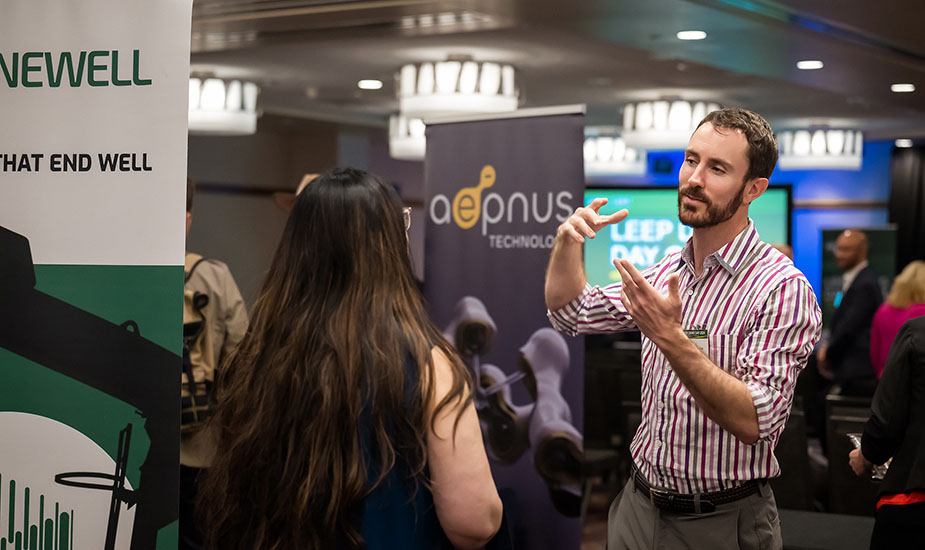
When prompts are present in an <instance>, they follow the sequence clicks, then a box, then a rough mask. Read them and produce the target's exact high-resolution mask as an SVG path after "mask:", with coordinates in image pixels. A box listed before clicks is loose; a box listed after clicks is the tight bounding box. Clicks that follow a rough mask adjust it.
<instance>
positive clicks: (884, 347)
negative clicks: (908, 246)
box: [870, 260, 925, 378]
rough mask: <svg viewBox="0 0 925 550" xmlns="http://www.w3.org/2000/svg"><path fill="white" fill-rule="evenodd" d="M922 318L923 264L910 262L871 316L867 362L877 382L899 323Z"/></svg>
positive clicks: (924, 295) (924, 297)
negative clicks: (871, 367) (868, 359)
mask: <svg viewBox="0 0 925 550" xmlns="http://www.w3.org/2000/svg"><path fill="white" fill-rule="evenodd" d="M920 315H925V262H923V261H921V260H916V261H914V262H910V263H909V265H907V266H906V268H905V269H903V270H902V273H900V274H899V276H898V277H896V280H895V281H893V288H892V289H891V290H890V294H889V295H888V296H887V297H886V301H885V302H883V305H881V306H880V308H879V309H878V310H877V313H875V314H874V322H873V326H872V327H871V330H870V360H871V361H872V362H873V364H874V372H875V373H876V374H877V378H880V376H881V375H882V374H883V365H884V364H886V356H887V353H888V352H889V351H890V345H891V344H892V343H893V338H895V337H896V333H897V332H899V327H901V326H902V324H903V323H905V322H906V321H908V320H909V319H912V318H913V317H918V316H920Z"/></svg>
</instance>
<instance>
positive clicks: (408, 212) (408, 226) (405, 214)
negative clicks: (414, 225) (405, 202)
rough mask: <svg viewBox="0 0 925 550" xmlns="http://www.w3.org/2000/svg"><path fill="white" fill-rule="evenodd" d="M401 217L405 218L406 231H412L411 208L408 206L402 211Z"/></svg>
mask: <svg viewBox="0 0 925 550" xmlns="http://www.w3.org/2000/svg"><path fill="white" fill-rule="evenodd" d="M401 215H402V217H404V218H405V231H408V230H409V229H411V207H410V206H406V207H404V208H402V209H401Z"/></svg>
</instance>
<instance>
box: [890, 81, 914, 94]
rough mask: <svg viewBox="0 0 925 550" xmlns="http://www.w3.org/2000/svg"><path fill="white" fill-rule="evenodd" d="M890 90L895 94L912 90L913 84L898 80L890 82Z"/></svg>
mask: <svg viewBox="0 0 925 550" xmlns="http://www.w3.org/2000/svg"><path fill="white" fill-rule="evenodd" d="M890 91H893V92H896V93H897V94H903V93H909V92H914V91H915V84H909V83H908V82H900V83H897V84H891V85H890Z"/></svg>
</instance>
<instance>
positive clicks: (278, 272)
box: [202, 168, 502, 550]
mask: <svg viewBox="0 0 925 550" xmlns="http://www.w3.org/2000/svg"><path fill="white" fill-rule="evenodd" d="M407 220H408V218H406V217H405V216H404V215H403V211H402V204H401V202H400V200H399V198H398V195H397V194H396V193H395V191H394V190H393V189H392V188H391V187H389V186H387V185H385V184H383V183H382V182H381V181H380V180H379V179H378V178H377V177H375V176H373V175H372V174H369V173H366V172H363V171H360V170H354V169H350V168H343V169H335V170H332V171H329V172H327V173H325V174H322V175H321V176H319V177H318V178H317V179H315V180H314V181H312V182H311V184H310V185H308V186H306V187H305V189H304V190H303V191H302V192H301V193H299V194H298V195H297V196H296V200H295V203H294V205H293V208H292V211H291V212H290V214H289V218H288V220H287V222H286V226H285V228H284V230H283V234H282V237H281V240H280V243H279V246H278V248H277V249H276V252H275V255H274V257H273V261H272V264H271V266H270V269H269V272H268V274H267V278H266V281H265V282H264V285H263V287H262V289H261V291H260V293H259V296H258V298H257V301H256V303H255V305H254V311H253V320H252V323H251V328H250V330H248V332H247V334H246V335H245V337H244V340H243V341H242V342H241V345H240V347H239V348H238V349H237V351H236V352H235V353H234V354H233V355H232V357H231V360H230V361H229V363H228V365H227V368H226V369H223V370H222V371H221V373H220V378H219V380H218V403H217V408H216V412H215V415H214V416H213V423H212V426H213V427H214V429H215V430H216V434H217V439H218V452H217V453H216V458H215V461H214V463H213V464H212V466H211V468H209V470H208V472H207V475H206V478H205V483H204V485H203V489H202V494H203V500H202V503H203V508H202V510H203V511H204V512H205V517H206V519H207V522H206V527H207V534H206V535H207V537H206V540H207V543H208V547H209V548H214V549H219V548H220V549H222V550H252V549H254V548H261V549H281V550H282V549H319V550H321V549H324V550H328V549H358V548H367V549H369V550H377V549H393V548H402V549H404V550H418V549H425V548H426V549H439V548H451V547H453V546H454V545H455V546H456V547H459V548H477V547H480V546H482V545H484V544H486V543H487V542H488V541H489V540H490V539H491V538H492V537H493V536H494V534H495V533H496V532H497V530H498V529H499V527H500V524H501V517H502V505H501V500H500V498H499V496H498V492H497V490H496V488H495V484H494V480H493V479H492V475H491V470H490V468H489V463H488V457H487V456H486V454H485V447H484V445H483V443H482V433H481V429H480V427H479V421H478V416H477V414H476V411H475V407H474V405H473V383H472V380H471V379H470V377H469V371H468V369H467V368H466V366H465V365H464V364H463V362H462V360H461V359H460V358H459V357H458V356H457V355H456V354H455V352H454V351H453V349H452V347H451V346H450V345H449V343H448V342H447V341H446V339H445V338H444V337H443V336H442V334H441V331H440V330H439V329H438V328H437V327H435V326H434V325H433V323H432V322H431V321H430V319H429V318H428V316H427V313H426V311H425V309H424V305H423V301H422V298H421V295H420V292H419V291H418V289H417V286H416V285H415V281H414V275H413V273H412V269H411V260H410V256H409V254H408V247H407V229H408V227H409V226H408V221H407Z"/></svg>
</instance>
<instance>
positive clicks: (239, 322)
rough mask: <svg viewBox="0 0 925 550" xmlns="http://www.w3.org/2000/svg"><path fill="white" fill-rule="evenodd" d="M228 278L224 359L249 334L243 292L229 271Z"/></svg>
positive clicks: (225, 284) (224, 295) (226, 280)
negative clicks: (245, 334) (246, 333)
mask: <svg viewBox="0 0 925 550" xmlns="http://www.w3.org/2000/svg"><path fill="white" fill-rule="evenodd" d="M226 269H227V268H226ZM227 273H228V276H227V278H226V279H225V282H224V285H223V292H222V294H223V300H222V303H223V304H224V311H223V317H224V320H225V323H224V324H225V339H224V343H223V344H222V357H227V356H228V354H229V353H231V351H233V350H234V348H236V347H237V346H238V343H239V342H240V341H241V339H242V338H244V333H245V332H247V325H248V320H247V309H246V308H245V307H244V298H242V297H241V291H240V290H238V285H237V284H236V283H235V282H234V277H232V276H231V272H230V271H228V272H227Z"/></svg>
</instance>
